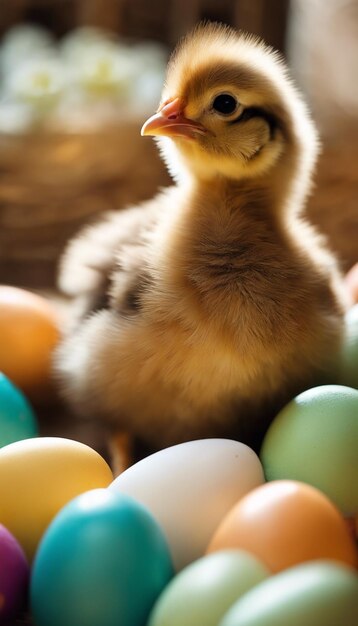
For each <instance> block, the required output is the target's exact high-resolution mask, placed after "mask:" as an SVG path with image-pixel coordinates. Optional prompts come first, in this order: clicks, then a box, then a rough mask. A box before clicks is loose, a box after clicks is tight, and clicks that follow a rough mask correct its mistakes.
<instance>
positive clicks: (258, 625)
mask: <svg viewBox="0 0 358 626" xmlns="http://www.w3.org/2000/svg"><path fill="white" fill-rule="evenodd" d="M357 624H358V577H357V575H356V573H355V572H354V571H353V570H350V569H348V568H346V567H343V566H341V565H338V563H333V562H330V561H316V562H312V563H304V564H303V565H299V566H297V567H294V568H290V569H289V570H285V571H283V572H281V573H280V574H277V575H276V576H272V578H268V579H267V580H265V581H264V582H262V583H261V584H259V585H257V586H256V587H254V588H253V589H251V591H249V592H248V593H247V594H245V595H244V596H243V597H242V598H240V600H238V602H236V603H235V604H234V605H233V606H232V607H231V608H230V609H229V611H228V613H227V614H226V615H225V616H224V618H223V619H222V620H221V621H220V622H219V624H218V626H356V625H357Z"/></svg>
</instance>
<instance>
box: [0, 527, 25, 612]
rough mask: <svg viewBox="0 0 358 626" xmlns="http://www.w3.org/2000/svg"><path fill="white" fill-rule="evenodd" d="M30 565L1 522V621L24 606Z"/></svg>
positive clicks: (16, 542)
mask: <svg viewBox="0 0 358 626" xmlns="http://www.w3.org/2000/svg"><path fill="white" fill-rule="evenodd" d="M28 583H29V566H28V563H27V560H26V557H25V554H24V552H23V549H22V548H21V546H20V544H19V543H18V541H17V540H16V539H15V537H14V536H13V535H12V534H11V533H10V532H9V531H8V530H7V528H5V526H3V525H2V524H0V623H2V622H5V621H6V620H8V619H9V618H11V617H14V616H15V615H16V614H17V613H18V612H19V611H20V610H21V609H22V607H23V606H24V604H25V600H26V595H27V589H28Z"/></svg>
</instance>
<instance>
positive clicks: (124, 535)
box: [30, 489, 173, 626]
mask: <svg viewBox="0 0 358 626" xmlns="http://www.w3.org/2000/svg"><path fill="white" fill-rule="evenodd" d="M172 574H173V566H172V562H171V559H170V554H169V550H168V546H167V543H166V541H165V539H164V536H163V533H162V531H161V529H160V527H159V525H158V524H157V522H156V521H155V520H154V518H153V517H152V515H151V514H150V513H149V512H148V511H147V510H146V509H145V508H144V507H143V506H142V505H140V504H138V503H137V502H135V501H134V500H133V499H132V498H129V497H128V496H121V495H119V494H116V493H114V492H111V491H109V490H108V489H98V490H94V491H90V492H87V493H85V494H83V495H81V496H78V497H77V498H75V499H74V500H72V501H71V502H70V503H69V504H68V505H67V506H65V507H64V508H63V509H62V511H61V512H60V513H59V514H58V516H57V517H56V518H55V519H54V520H53V522H52V524H51V525H50V526H49V528H48V530H47V531H46V533H45V535H44V537H43V539H42V541H41V543H40V546H39V549H38V552H37V554H36V558H35V561H34V566H33V573H32V579H31V593H30V595H31V607H32V611H33V615H34V618H35V622H36V625H37V626H64V625H65V624H66V626H79V625H81V626H99V625H100V626H119V625H120V626H145V624H146V623H147V619H148V616H149V613H150V611H151V609H152V606H153V604H154V602H155V601H156V599H157V598H158V596H159V594H160V593H161V591H162V590H163V588H164V587H165V585H166V584H167V583H168V582H169V580H170V579H171V577H172Z"/></svg>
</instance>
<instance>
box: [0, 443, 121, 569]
mask: <svg viewBox="0 0 358 626" xmlns="http://www.w3.org/2000/svg"><path fill="white" fill-rule="evenodd" d="M112 480H113V475H112V472H111V470H110V468H109V466H108V465H107V463H106V462H105V460H104V459H103V458H102V457H101V456H100V455H99V454H98V453H97V452H95V450H92V448H89V447H88V446H86V445H84V444H82V443H79V442H77V441H71V440H70V439H62V438H57V437H39V438H36V439H26V440H24V441H17V442H16V443H12V444H10V445H8V446H5V447H4V448H1V450H0V523H1V524H3V525H4V526H5V527H6V528H7V529H8V530H9V531H10V532H12V534H13V535H14V536H15V537H16V538H17V540H18V541H19V542H20V544H21V545H22V547H23V549H24V550H25V552H26V554H27V556H28V558H29V559H32V557H33V556H34V553H35V550H36V547H37V544H38V542H39V540H40V539H41V536H42V534H43V533H44V531H45V530H46V528H47V526H48V524H49V523H50V522H51V520H52V518H53V517H54V516H55V515H56V513H58V511H59V510H60V509H61V508H62V507H63V506H64V505H65V504H67V502H69V500H72V498H74V497H75V496H78V495H79V494H81V493H84V492H85V491H89V490H90V489H96V488H99V487H107V486H108V485H109V484H110V482H111V481H112Z"/></svg>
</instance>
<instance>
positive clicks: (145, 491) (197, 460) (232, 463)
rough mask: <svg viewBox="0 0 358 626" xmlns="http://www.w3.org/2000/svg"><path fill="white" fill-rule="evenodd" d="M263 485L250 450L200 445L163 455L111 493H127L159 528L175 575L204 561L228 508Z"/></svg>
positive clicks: (219, 443)
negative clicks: (204, 555) (202, 559)
mask: <svg viewBox="0 0 358 626" xmlns="http://www.w3.org/2000/svg"><path fill="white" fill-rule="evenodd" d="M263 482H264V476H263V470H262V466H261V463H260V461H259V459H258V457H257V456H256V454H255V452H254V451H253V450H251V448H249V447H248V446H246V445H244V444H243V443H239V442H237V441H231V440H229V439H201V440H198V441H189V442H187V443H182V444H179V445H177V446H173V447H171V448H166V449H165V450H161V451H160V452H157V453H156V454H153V455H152V456H149V457H147V458H145V459H143V460H142V461H139V463H136V464H135V465H133V466H132V467H130V468H129V469H128V470H126V471H125V472H123V474H121V475H120V476H118V477H117V478H116V479H115V480H114V481H113V483H111V485H110V486H109V489H113V490H115V491H117V492H119V493H125V494H128V495H130V496H132V497H133V498H135V499H136V500H138V501H139V502H141V503H142V504H144V505H145V506H147V508H148V509H149V510H150V511H151V512H152V514H153V515H154V517H156V519H157V520H158V522H159V523H160V524H161V526H162V528H163V530H164V533H165V534H166V537H167V540H168V543H169V547H170V549H171V553H172V557H173V561H174V565H175V567H176V569H177V570H179V569H181V568H183V567H185V566H186V565H188V564H189V563H191V562H192V561H194V560H195V559H197V558H199V557H200V556H202V555H203V554H204V552H205V549H206V547H207V545H208V543H209V541H210V539H211V537H212V535H213V533H214V531H215V530H216V528H217V526H218V525H219V523H220V522H221V520H222V519H223V517H224V516H225V514H226V513H227V512H228V511H229V510H230V509H231V507H232V506H233V505H234V504H235V503H236V502H237V501H238V500H239V499H240V498H241V497H242V496H244V495H245V494H246V493H248V492H249V491H251V490H252V489H254V488H255V487H257V486H259V485H261V484H262V483H263Z"/></svg>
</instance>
